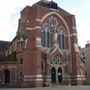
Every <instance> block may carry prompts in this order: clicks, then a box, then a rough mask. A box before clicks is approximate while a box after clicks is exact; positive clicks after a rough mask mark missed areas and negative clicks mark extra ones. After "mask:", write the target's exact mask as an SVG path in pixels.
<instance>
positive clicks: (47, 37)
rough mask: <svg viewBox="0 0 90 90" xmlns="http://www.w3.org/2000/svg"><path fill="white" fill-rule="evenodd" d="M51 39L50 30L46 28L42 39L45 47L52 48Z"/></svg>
mask: <svg viewBox="0 0 90 90" xmlns="http://www.w3.org/2000/svg"><path fill="white" fill-rule="evenodd" d="M51 37H52V34H51V32H50V30H49V28H48V27H45V28H44V30H43V32H42V39H41V41H42V46H43V47H47V48H50V47H51V41H52V39H51Z"/></svg>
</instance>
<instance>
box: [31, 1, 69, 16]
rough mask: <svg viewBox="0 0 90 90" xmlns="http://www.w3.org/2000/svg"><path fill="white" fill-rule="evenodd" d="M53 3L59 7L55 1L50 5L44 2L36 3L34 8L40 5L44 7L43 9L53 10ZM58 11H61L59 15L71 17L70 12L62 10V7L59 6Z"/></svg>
mask: <svg viewBox="0 0 90 90" xmlns="http://www.w3.org/2000/svg"><path fill="white" fill-rule="evenodd" d="M52 3H54V4H56V5H57V3H56V2H54V1H51V2H49V3H45V2H43V1H39V2H37V3H35V4H34V5H33V6H37V5H40V6H42V7H46V8H51V4H52ZM57 10H58V11H59V13H61V14H63V15H65V16H68V15H71V14H70V13H69V12H67V11H65V10H64V9H62V8H60V7H58V6H57Z"/></svg>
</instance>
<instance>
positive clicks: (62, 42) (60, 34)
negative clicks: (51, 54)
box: [57, 28, 65, 49]
mask: <svg viewBox="0 0 90 90" xmlns="http://www.w3.org/2000/svg"><path fill="white" fill-rule="evenodd" d="M57 43H58V46H59V48H60V49H65V31H64V29H63V28H61V29H60V30H59V31H58V32H57Z"/></svg>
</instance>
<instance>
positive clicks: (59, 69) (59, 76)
mask: <svg viewBox="0 0 90 90" xmlns="http://www.w3.org/2000/svg"><path fill="white" fill-rule="evenodd" d="M58 83H62V69H61V67H59V68H58Z"/></svg>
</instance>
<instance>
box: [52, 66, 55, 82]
mask: <svg viewBox="0 0 90 90" xmlns="http://www.w3.org/2000/svg"><path fill="white" fill-rule="evenodd" d="M51 81H52V83H56V69H55V68H54V67H52V68H51Z"/></svg>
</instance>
